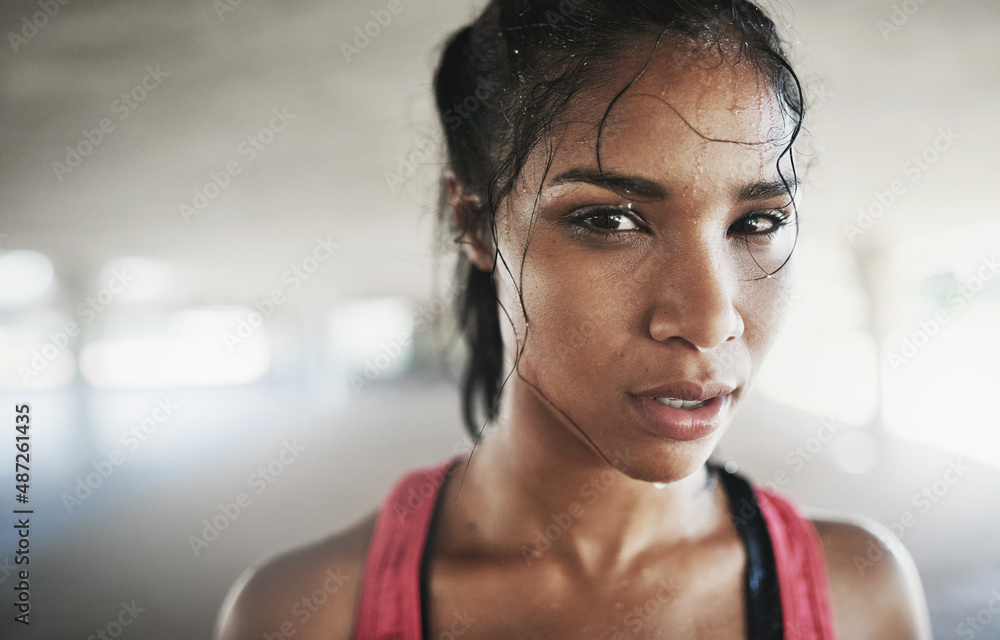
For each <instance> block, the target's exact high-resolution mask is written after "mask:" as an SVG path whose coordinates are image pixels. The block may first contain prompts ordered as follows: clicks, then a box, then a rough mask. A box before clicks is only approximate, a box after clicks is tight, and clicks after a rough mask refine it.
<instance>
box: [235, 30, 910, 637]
mask: <svg viewBox="0 0 1000 640" xmlns="http://www.w3.org/2000/svg"><path fill="white" fill-rule="evenodd" d="M652 43H653V40H652V39H649V40H648V41H647V40H644V39H643V40H641V41H639V40H637V42H636V45H637V46H636V48H635V52H634V53H631V52H628V51H626V52H624V53H622V54H621V56H620V57H619V58H618V59H617V60H616V61H615V63H614V64H613V65H610V66H609V67H608V73H609V74H611V77H613V78H615V79H619V78H620V79H622V83H624V82H627V81H628V79H630V78H633V77H635V76H636V74H637V73H638V72H639V70H640V69H642V68H643V65H645V64H646V62H647V59H649V55H650V54H649V52H650V50H651V49H652ZM622 86H623V84H621V83H618V82H604V83H601V85H600V86H598V87H596V88H593V89H591V90H589V91H586V92H584V93H582V94H580V95H578V96H577V97H575V98H574V99H573V101H572V103H571V106H570V109H569V110H568V111H567V112H566V114H565V117H563V118H561V120H560V121H559V122H558V123H557V126H556V128H555V129H554V130H553V132H552V135H551V137H550V138H549V139H547V140H545V141H543V142H542V144H539V145H538V147H537V148H536V150H535V152H534V153H533V154H532V156H531V157H530V158H529V161H528V163H527V165H526V166H525V168H524V171H523V172H522V176H521V180H520V182H519V184H518V185H517V188H516V189H515V191H514V192H513V193H512V194H511V195H510V196H509V197H508V198H507V200H505V202H504V203H503V206H502V210H501V211H500V212H499V215H498V229H497V238H498V249H499V252H500V254H501V255H502V257H503V262H502V263H500V264H498V265H497V269H496V273H495V276H494V277H495V279H496V282H497V286H498V293H499V296H500V302H501V304H502V306H503V308H504V309H506V311H507V313H506V314H505V313H503V312H502V311H501V326H502V327H503V339H504V345H505V359H506V365H507V369H509V367H510V366H511V365H512V364H513V363H514V362H517V371H516V372H515V374H514V375H512V376H511V377H510V379H509V381H508V383H507V386H506V387H505V389H504V395H503V402H502V407H501V412H500V415H499V417H498V419H497V420H496V423H495V424H493V425H490V427H489V428H488V429H487V433H486V434H485V436H484V437H483V439H482V441H481V442H480V444H479V446H478V448H477V449H476V452H475V455H474V456H473V458H472V460H471V462H470V464H469V465H468V467H467V469H466V468H465V467H464V466H462V467H460V471H459V472H458V473H456V474H455V475H454V476H453V477H451V478H449V480H448V481H447V482H446V483H445V485H444V487H443V489H442V496H441V500H440V511H439V514H440V515H439V518H440V521H439V525H438V528H437V531H436V535H435V536H434V538H433V539H432V540H430V541H429V544H431V549H432V561H431V565H430V587H431V588H430V590H431V597H430V601H429V602H428V603H425V606H426V607H428V611H429V615H430V621H431V630H432V633H433V636H432V637H435V638H437V637H442V636H441V634H443V633H445V632H450V633H454V629H453V626H454V625H455V624H457V622H456V621H457V620H462V621H466V622H467V621H470V620H474V622H471V623H469V624H467V625H466V627H463V631H462V633H463V635H462V637H463V639H464V640H475V639H479V638H513V637H517V638H581V639H584V638H586V639H594V638H601V639H605V638H621V639H624V638H629V639H636V640H639V639H645V638H663V637H668V636H666V635H664V633H663V630H669V637H675V638H743V637H746V629H745V619H744V618H745V606H746V605H745V602H744V597H743V571H744V567H745V558H744V550H743V547H742V544H741V542H740V540H739V538H738V536H737V534H736V532H735V530H734V528H733V526H732V524H731V522H730V519H729V518H728V509H727V505H726V500H725V496H724V494H723V492H722V488H721V486H719V485H717V484H713V483H710V482H707V479H708V478H707V473H706V470H705V462H706V460H707V459H708V457H709V455H710V453H711V452H712V450H713V449H714V447H715V446H716V444H717V442H718V440H719V438H720V437H721V436H722V434H723V433H724V431H725V429H726V428H727V427H728V425H729V424H730V423H731V421H732V419H733V416H734V415H735V412H736V410H737V409H738V408H739V406H740V404H741V403H742V401H743V398H745V397H746V394H747V392H748V389H749V388H750V385H751V383H752V381H753V379H754V376H755V374H756V372H757V370H758V369H759V367H760V365H761V363H762V361H763V359H764V357H765V355H766V354H767V352H768V349H769V348H770V346H771V344H772V342H773V340H774V338H775V337H776V332H777V330H778V328H779V326H780V321H781V317H782V313H783V309H784V302H785V301H786V300H787V299H788V288H789V286H790V279H791V274H792V268H793V265H794V259H792V260H790V261H788V262H787V263H786V262H785V260H786V258H788V256H789V254H790V252H791V249H792V246H793V242H794V237H795V225H794V224H784V225H779V224H777V222H776V221H777V220H781V219H782V217H784V218H787V217H789V216H794V214H795V212H794V211H793V208H792V206H791V202H790V199H789V196H788V194H787V193H785V192H784V190H783V189H777V188H775V185H781V184H782V182H783V177H782V175H781V174H784V177H785V178H788V177H790V176H791V173H792V172H791V168H790V166H789V165H788V164H787V158H786V159H785V160H784V161H782V163H781V164H779V162H778V161H779V157H780V156H781V154H782V151H783V150H784V148H785V146H786V145H787V143H788V135H789V134H790V131H791V129H790V124H789V122H788V121H787V120H786V119H785V117H784V116H783V114H782V111H781V109H780V107H779V105H778V103H777V100H776V98H775V97H774V95H773V92H772V91H771V90H770V88H769V84H768V83H767V81H766V80H765V79H763V78H762V77H761V76H760V75H759V73H758V72H757V71H756V70H755V69H754V67H753V66H752V65H751V64H749V63H748V62H747V61H745V60H744V61H742V62H740V63H739V64H736V63H735V61H734V60H733V57H732V56H731V55H727V56H725V57H724V58H720V57H719V53H718V52H717V51H716V50H715V49H713V50H712V51H711V53H704V54H686V53H682V52H681V51H680V50H679V49H677V48H676V47H675V45H673V44H670V43H667V42H661V43H660V45H659V46H658V47H657V48H656V50H655V53H654V55H653V57H652V58H651V59H649V64H648V66H646V68H645V71H644V72H643V73H642V75H641V77H639V78H638V80H637V81H636V82H635V83H634V84H633V86H632V87H631V88H630V89H629V90H628V91H627V92H626V93H625V94H624V95H623V96H622V97H621V98H620V99H619V100H618V101H617V102H616V103H615V104H614V106H613V108H612V109H611V111H610V112H609V113H608V117H607V119H606V121H605V124H604V127H603V129H601V141H600V150H601V151H600V162H601V169H603V171H604V176H605V178H606V177H607V176H611V177H613V178H614V181H612V182H611V183H610V184H609V183H607V182H602V180H603V179H601V178H600V173H599V172H598V165H597V159H596V157H595V148H596V145H597V139H598V130H599V123H600V122H601V119H602V117H604V115H605V111H606V109H607V107H608V105H609V103H610V102H611V101H612V99H613V98H614V97H615V94H617V93H618V91H619V90H620V88H621V87H622ZM779 166H780V167H781V173H779V169H778V167H779ZM626 188H627V189H628V190H629V191H628V192H625V191H624V189H626ZM450 194H451V199H452V203H453V204H454V205H455V211H456V216H458V217H459V218H460V217H461V216H463V215H468V214H469V212H470V210H471V208H472V207H473V206H474V205H473V199H471V198H468V197H466V196H465V194H464V193H463V192H462V189H461V186H460V185H458V184H456V183H455V182H454V180H452V181H451V183H450ZM768 231H774V233H773V234H772V235H768V236H765V235H763V234H764V233H765V232H768ZM463 249H464V250H465V251H466V253H467V255H468V256H469V257H470V259H471V260H472V261H473V262H474V263H475V264H476V265H478V266H479V267H480V268H481V269H483V270H486V271H489V270H491V269H492V268H493V261H494V259H495V255H496V254H495V251H494V250H493V247H492V240H491V239H490V238H482V237H477V236H475V235H470V236H468V237H466V238H465V242H464V244H463ZM782 264H783V265H784V266H783V267H782V268H781V269H780V270H778V271H777V272H776V273H773V275H772V277H765V276H767V275H768V273H769V272H770V271H772V270H773V269H774V268H777V267H778V266H781V265H782ZM762 266H763V267H765V268H763V269H762V268H761V267H762ZM768 267H770V268H768ZM518 291H520V295H519V294H518ZM508 316H509V318H510V320H508ZM525 316H527V319H528V322H527V323H526V322H525ZM584 326H586V329H587V330H586V332H582V331H579V330H576V331H574V329H580V328H581V327H584ZM507 369H505V370H507ZM678 382H685V383H686V384H687V387H685V389H687V390H688V391H691V392H697V391H698V390H706V389H707V390H712V389H713V388H715V389H725V390H727V391H728V393H727V394H726V396H727V397H726V399H725V401H724V402H723V406H722V413H721V416H720V418H719V420H718V422H717V424H715V426H714V427H713V428H712V429H711V430H710V432H709V433H707V434H706V435H704V436H703V437H697V438H693V439H686V440H682V439H674V438H671V437H667V436H665V435H663V433H661V432H658V431H657V430H656V429H655V428H653V427H651V425H650V423H649V422H648V420H646V418H645V417H644V416H643V414H642V412H641V411H640V410H639V409H637V402H638V400H637V398H638V397H639V396H642V395H643V394H644V393H646V392H648V391H649V390H651V389H654V388H655V387H658V386H663V385H667V384H675V383H678ZM647 395H648V394H647ZM748 428H749V427H748ZM654 483H656V484H654ZM574 504H575V505H577V506H578V507H579V508H577V509H575V510H573V511H572V515H571V516H570V517H571V524H570V526H568V527H567V528H565V530H564V531H563V532H562V533H561V535H560V537H559V538H558V540H556V541H555V542H553V543H552V544H551V546H548V547H546V548H544V549H542V548H541V547H540V546H539V545H538V544H537V541H538V539H539V538H538V533H539V532H541V531H544V530H545V528H546V527H547V526H549V525H550V524H552V522H553V516H557V517H562V515H563V514H567V513H570V512H571V507H572V505H574ZM372 522H373V521H372V519H368V520H366V521H365V522H363V523H361V524H359V525H357V526H356V527H354V528H353V529H351V530H350V531H348V532H346V533H343V534H340V535H338V536H336V537H333V538H331V539H329V540H326V541H323V542H321V543H318V544H316V545H313V546H312V547H309V548H307V549H303V550H300V551H297V552H294V553H292V554H288V555H285V556H283V557H282V558H279V559H278V560H276V561H272V562H270V563H268V564H267V565H265V566H264V567H262V568H260V569H257V570H256V571H252V572H251V573H249V574H248V575H247V576H246V577H245V578H244V580H243V581H241V583H240V584H238V585H237V587H236V588H234V591H233V595H232V596H231V598H230V600H229V601H228V602H227V605H226V606H225V607H224V610H223V614H222V617H221V620H220V629H219V633H218V636H217V637H219V638H224V639H236V638H251V637H253V638H259V637H260V634H261V633H263V632H272V631H275V629H277V628H278V627H277V625H278V624H279V623H280V622H281V621H282V620H284V619H289V613H288V612H289V610H290V609H289V608H290V607H292V606H294V602H295V596H296V594H298V595H301V593H308V592H309V590H310V586H311V585H319V584H322V583H323V581H324V580H327V581H328V580H329V574H324V573H323V571H324V570H326V571H329V570H331V569H336V570H338V571H339V572H341V574H340V575H343V576H346V577H344V579H343V580H342V582H343V584H339V585H338V590H337V593H336V594H335V596H334V597H333V598H331V604H330V606H327V607H325V608H323V609H320V610H318V611H317V612H315V613H314V614H313V615H312V617H311V618H310V620H309V621H307V622H306V623H301V624H300V623H296V625H295V631H296V633H295V637H296V638H312V637H316V638H320V637H323V638H345V639H346V638H349V637H350V632H351V629H352V624H353V612H354V606H355V604H356V598H357V586H358V580H359V579H360V576H361V573H362V571H363V560H364V551H365V548H366V545H367V542H368V539H369V538H370V535H371V526H372ZM817 528H818V530H819V533H820V535H821V537H822V539H823V540H824V544H825V550H826V554H827V555H826V558H827V565H828V569H829V573H830V576H831V588H832V594H833V600H834V608H835V619H836V624H837V628H838V633H839V636H840V637H841V638H845V639H851V638H859V639H860V638H880V639H884V638H888V639H895V638H898V639H912V638H921V639H922V638H929V637H930V634H929V623H928V618H927V612H926V604H925V603H924V599H923V594H922V591H921V588H920V583H919V578H917V576H916V572H915V570H914V569H913V563H912V561H911V560H910V558H909V556H908V555H907V554H906V552H905V551H904V550H902V547H901V546H900V545H895V547H894V549H893V553H891V554H890V553H888V552H887V556H886V558H885V559H883V560H881V561H880V562H879V563H876V565H875V566H874V567H871V568H870V569H869V570H868V571H866V572H865V573H864V574H863V575H862V574H860V573H859V572H858V571H857V570H856V568H855V565H854V562H853V558H854V557H855V556H857V555H861V556H864V554H865V552H866V549H867V545H868V544H869V543H870V542H871V541H873V540H876V541H877V538H876V537H875V534H876V533H877V532H873V531H872V530H871V525H868V524H867V523H861V524H852V523H850V522H846V521H843V520H842V519H835V518H833V519H831V518H827V519H823V520H817ZM324 575H326V578H324ZM653 601H655V604H656V606H647V605H649V604H650V603H652V602H653ZM654 610H655V613H653V614H648V613H644V612H648V611H654ZM456 616H462V617H461V618H457V617H456ZM443 637H447V636H443Z"/></svg>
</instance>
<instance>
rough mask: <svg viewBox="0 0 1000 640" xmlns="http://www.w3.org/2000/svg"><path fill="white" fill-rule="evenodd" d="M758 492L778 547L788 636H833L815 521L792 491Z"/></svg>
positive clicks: (799, 639)
mask: <svg viewBox="0 0 1000 640" xmlns="http://www.w3.org/2000/svg"><path fill="white" fill-rule="evenodd" d="M754 492H755V493H756V495H757V503H758V504H759V505H760V513H761V514H762V515H763V517H764V520H765V522H766V523H767V529H768V532H769V534H770V538H771V544H772V547H773V549H774V560H775V564H776V566H777V571H778V586H779V588H780V591H781V604H782V612H783V621H784V627H785V637H786V638H788V639H789V640H835V639H836V637H837V635H836V632H835V631H834V626H833V606H832V601H831V598H830V582H829V577H828V575H827V571H826V559H825V555H824V552H823V544H822V542H821V540H820V538H819V534H818V533H817V532H816V526H815V525H814V524H813V523H812V520H810V519H809V518H808V517H807V516H806V515H805V514H804V513H803V512H802V510H801V509H800V508H799V506H798V505H797V504H796V503H795V502H794V501H793V500H792V499H791V498H790V497H788V496H786V495H784V494H782V493H780V492H777V491H772V490H770V489H766V488H764V487H760V486H757V487H755V488H754Z"/></svg>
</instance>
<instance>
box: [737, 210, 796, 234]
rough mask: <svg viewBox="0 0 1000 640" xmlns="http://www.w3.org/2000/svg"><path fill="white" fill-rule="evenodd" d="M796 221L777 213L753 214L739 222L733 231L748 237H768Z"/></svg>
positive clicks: (789, 216)
mask: <svg viewBox="0 0 1000 640" xmlns="http://www.w3.org/2000/svg"><path fill="white" fill-rule="evenodd" d="M793 221H794V218H793V217H792V216H791V215H787V214H782V213H779V212H777V211H768V212H759V213H751V214H750V215H748V216H747V217H745V218H742V219H741V220H738V221H737V222H736V223H735V224H734V225H733V227H732V229H733V231H735V232H736V233H740V234H743V235H748V236H768V235H771V234H772V233H775V232H776V231H777V230H778V229H779V228H781V227H782V226H784V225H786V224H790V223H791V222H793Z"/></svg>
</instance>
